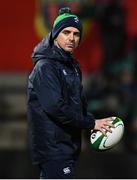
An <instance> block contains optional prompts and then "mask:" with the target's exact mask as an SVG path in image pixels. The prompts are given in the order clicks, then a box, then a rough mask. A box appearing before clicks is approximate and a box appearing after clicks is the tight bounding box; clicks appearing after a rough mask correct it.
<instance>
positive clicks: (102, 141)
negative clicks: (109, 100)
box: [90, 117, 124, 151]
mask: <svg viewBox="0 0 137 180" xmlns="http://www.w3.org/2000/svg"><path fill="white" fill-rule="evenodd" d="M112 119H113V120H112V124H113V125H114V128H111V130H112V132H111V133H110V132H106V136H105V135H103V134H102V132H101V131H95V130H93V132H92V133H91V135H90V144H91V147H92V149H94V150H96V151H104V150H108V149H111V148H112V147H114V146H115V145H116V144H117V143H118V142H119V141H120V140H121V138H122V136H123V133H124V123H123V121H122V120H121V119H120V118H118V117H112Z"/></svg>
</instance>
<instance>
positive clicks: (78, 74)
mask: <svg viewBox="0 0 137 180" xmlns="http://www.w3.org/2000/svg"><path fill="white" fill-rule="evenodd" d="M74 69H75V72H76V74H77V76H79V73H78V70H77V68H75V67H74Z"/></svg>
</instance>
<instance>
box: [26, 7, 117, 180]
mask: <svg viewBox="0 0 137 180" xmlns="http://www.w3.org/2000/svg"><path fill="white" fill-rule="evenodd" d="M81 38H82V25H81V23H80V20H79V18H78V17H77V16H76V15H75V14H72V13H71V11H70V9H69V8H63V9H61V10H60V11H59V16H58V17H57V18H56V19H55V21H54V25H53V28H52V31H51V33H50V34H49V36H48V37H45V38H44V39H43V40H42V42H40V44H39V45H38V46H37V47H36V48H35V49H34V52H33V56H32V57H33V62H34V68H33V70H32V72H31V74H30V76H29V80H28V122H29V138H30V146H31V150H32V161H33V163H34V164H37V165H38V166H39V168H40V171H41V174H40V178H52V179H54V178H58V179H62V178H63V179H65V178H74V177H75V162H76V160H77V158H78V156H79V153H80V149H81V130H82V129H90V130H92V129H96V130H100V131H101V132H102V133H104V134H105V132H106V131H110V132H111V130H110V127H114V126H113V125H112V124H111V120H112V118H111V117H109V118H104V119H95V118H94V117H93V115H92V114H90V113H88V112H87V105H86V99H85V96H84V92H83V87H82V84H81V70H80V68H79V64H78V62H77V61H76V60H75V59H74V58H73V56H72V54H73V52H74V50H75V49H76V48H77V46H78V45H79V43H80V40H81Z"/></svg>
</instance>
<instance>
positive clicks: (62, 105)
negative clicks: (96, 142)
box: [33, 62, 95, 128]
mask: <svg viewBox="0 0 137 180" xmlns="http://www.w3.org/2000/svg"><path fill="white" fill-rule="evenodd" d="M33 86H34V90H35V92H36V94H37V96H38V100H39V102H40V104H41V106H42V109H43V110H44V112H46V113H47V114H48V115H49V116H50V117H51V119H52V120H53V121H56V122H57V123H60V124H63V125H71V126H74V127H78V128H94V123H95V120H94V118H93V116H92V115H91V114H86V115H83V116H81V115H80V114H79V113H77V112H75V111H74V110H73V109H72V107H71V106H69V105H68V104H67V102H65V100H64V99H63V96H62V92H61V87H62V86H61V81H60V79H59V75H58V72H57V69H56V68H55V67H54V64H51V63H46V64H45V63H44V64H42V63H39V62H38V66H37V71H36V75H35V78H34V80H33Z"/></svg>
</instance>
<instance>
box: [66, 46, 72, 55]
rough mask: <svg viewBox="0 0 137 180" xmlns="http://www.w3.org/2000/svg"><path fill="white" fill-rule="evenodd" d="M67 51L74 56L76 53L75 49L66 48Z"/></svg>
mask: <svg viewBox="0 0 137 180" xmlns="http://www.w3.org/2000/svg"><path fill="white" fill-rule="evenodd" d="M65 51H66V52H69V53H71V54H72V53H73V52H74V48H71V47H70V48H66V49H65Z"/></svg>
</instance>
